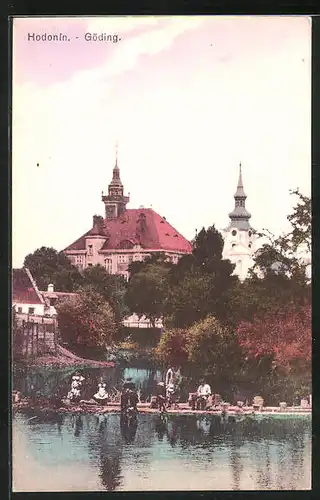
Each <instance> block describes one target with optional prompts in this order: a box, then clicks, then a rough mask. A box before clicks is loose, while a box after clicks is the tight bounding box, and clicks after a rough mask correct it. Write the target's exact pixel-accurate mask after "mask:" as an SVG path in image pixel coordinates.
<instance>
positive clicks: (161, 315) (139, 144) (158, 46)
mask: <svg viewBox="0 0 320 500" xmlns="http://www.w3.org/2000/svg"><path fill="white" fill-rule="evenodd" d="M311 28H312V25H311V20H310V18H308V17H306V16H291V17H290V16H171V17H168V16H141V17H138V16H123V17H116V16H114V17H113V16H107V17H88V18H85V17H34V18H32V17H28V18H27V17H20V18H18V17H17V18H14V20H13V52H12V67H13V81H12V99H13V102H12V200H13V201H12V213H13V222H12V235H13V241H12V248H13V255H12V258H13V269H12V353H13V361H12V363H13V365H12V373H13V375H12V376H13V379H12V389H13V391H12V490H13V491H14V492H30V491H31V492H64V491H71V492H81V491H92V492H94V491H105V492H106V491H177V490H183V491H220V490H227V491H231V490H309V489H311V437H312V430H311V423H312V389H311Z"/></svg>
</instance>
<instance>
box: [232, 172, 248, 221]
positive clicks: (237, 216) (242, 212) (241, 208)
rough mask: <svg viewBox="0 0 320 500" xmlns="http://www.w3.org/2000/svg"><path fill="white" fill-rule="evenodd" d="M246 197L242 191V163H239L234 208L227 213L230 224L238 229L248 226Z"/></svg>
mask: <svg viewBox="0 0 320 500" xmlns="http://www.w3.org/2000/svg"><path fill="white" fill-rule="evenodd" d="M246 198H247V195H246V193H245V192H244V189H243V181H242V165H241V163H240V165H239V178H238V185H237V191H236V192H235V194H234V200H235V204H234V209H233V210H232V212H230V213H229V217H230V219H231V225H232V226H235V227H238V228H239V229H249V228H250V224H249V219H250V218H251V214H250V213H249V212H248V211H247V209H246Z"/></svg>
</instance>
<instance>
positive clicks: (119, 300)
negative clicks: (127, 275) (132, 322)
mask: <svg viewBox="0 0 320 500" xmlns="http://www.w3.org/2000/svg"><path fill="white" fill-rule="evenodd" d="M82 276H83V285H82V286H85V287H86V286H89V287H92V288H93V289H94V290H95V291H96V292H98V293H99V294H101V295H102V296H103V297H104V298H105V299H106V300H107V301H108V302H109V304H110V305H111V306H112V307H113V309H114V312H115V315H116V319H117V321H118V322H121V320H122V319H123V318H125V317H126V316H127V315H128V314H129V312H130V311H129V309H128V307H127V306H126V304H125V300H124V298H125V293H126V281H125V279H124V278H123V276H119V275H116V274H109V273H108V272H107V270H106V269H105V268H104V267H102V266H101V265H99V264H98V265H96V266H92V267H87V268H86V269H84V271H83V272H82Z"/></svg>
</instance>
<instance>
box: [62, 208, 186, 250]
mask: <svg viewBox="0 0 320 500" xmlns="http://www.w3.org/2000/svg"><path fill="white" fill-rule="evenodd" d="M101 232H103V233H104V237H105V238H106V241H105V242H104V244H103V247H102V250H109V249H110V250H111V249H112V250H114V249H122V248H130V246H134V245H141V246H142V247H143V248H145V249H152V250H159V251H160V250H162V251H176V252H183V253H191V251H192V246H191V243H190V242H189V241H188V240H186V239H185V238H184V237H183V236H182V235H181V234H180V233H178V231H177V230H176V229H174V228H173V227H172V226H171V225H170V224H169V222H167V221H166V219H165V218H163V217H161V216H160V215H159V214H157V212H155V211H154V210H153V209H152V208H134V209H127V210H125V212H124V213H123V214H122V215H121V216H120V217H118V218H116V219H113V220H107V219H104V221H103V226H102V231H101ZM90 235H92V229H90V231H88V232H86V233H85V234H84V235H83V236H81V238H79V239H78V240H76V241H75V242H73V243H72V244H71V245H69V246H68V247H67V248H65V251H67V250H85V248H86V246H85V239H86V237H90ZM101 236H102V235H101Z"/></svg>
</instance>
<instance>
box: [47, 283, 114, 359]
mask: <svg viewBox="0 0 320 500" xmlns="http://www.w3.org/2000/svg"><path fill="white" fill-rule="evenodd" d="M56 308H57V312H58V324H59V330H60V335H61V338H62V340H64V341H66V342H67V343H68V345H69V346H70V347H71V348H73V349H74V350H76V351H77V352H79V353H81V354H83V353H86V351H87V350H92V349H95V348H99V349H100V350H104V349H105V347H106V345H107V344H112V342H113V338H114V335H115V332H116V321H115V315H114V312H113V309H112V307H111V306H110V305H109V304H108V302H106V300H105V298H104V297H103V296H102V295H101V294H99V293H97V292H96V290H95V289H94V288H93V287H88V286H87V287H86V288H84V289H80V290H79V291H78V294H77V296H76V297H68V298H64V299H62V300H61V301H59V302H58V304H57V306H56Z"/></svg>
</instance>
